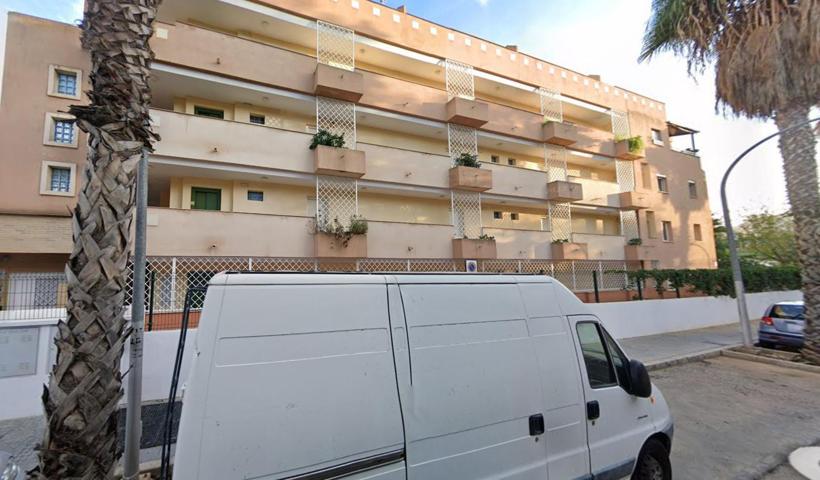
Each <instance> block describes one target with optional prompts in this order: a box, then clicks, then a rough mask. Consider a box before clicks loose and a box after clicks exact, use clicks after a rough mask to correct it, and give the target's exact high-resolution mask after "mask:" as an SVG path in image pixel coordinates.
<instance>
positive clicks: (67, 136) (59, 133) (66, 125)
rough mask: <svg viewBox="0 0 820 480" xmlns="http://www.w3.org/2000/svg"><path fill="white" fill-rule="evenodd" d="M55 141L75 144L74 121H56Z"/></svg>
mask: <svg viewBox="0 0 820 480" xmlns="http://www.w3.org/2000/svg"><path fill="white" fill-rule="evenodd" d="M54 141H55V142H57V143H66V144H72V143H74V120H54Z"/></svg>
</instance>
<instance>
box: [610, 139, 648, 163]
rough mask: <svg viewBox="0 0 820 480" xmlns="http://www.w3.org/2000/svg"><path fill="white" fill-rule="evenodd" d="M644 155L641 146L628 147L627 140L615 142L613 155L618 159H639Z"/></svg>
mask: <svg viewBox="0 0 820 480" xmlns="http://www.w3.org/2000/svg"><path fill="white" fill-rule="evenodd" d="M645 156H646V153H645V151H644V149H643V148H640V149H637V150H632V149H630V148H629V140H620V141H618V142H615V157H616V158H618V159H620V160H640V159H642V158H644V157H645Z"/></svg>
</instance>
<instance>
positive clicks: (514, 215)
mask: <svg viewBox="0 0 820 480" xmlns="http://www.w3.org/2000/svg"><path fill="white" fill-rule="evenodd" d="M510 220H518V214H517V213H511V214H510Z"/></svg>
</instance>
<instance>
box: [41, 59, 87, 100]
mask: <svg viewBox="0 0 820 480" xmlns="http://www.w3.org/2000/svg"><path fill="white" fill-rule="evenodd" d="M60 73H65V74H69V75H71V74H73V75H74V76H75V77H76V83H75V85H76V88H75V89H74V95H66V94H65V93H59V92H58V91H57V87H58V85H59V84H58V82H57V75H58V74H60ZM82 90H83V71H82V70H80V69H79V68H72V67H65V66H62V65H49V66H48V91H47V92H46V93H47V94H48V96H49V97H57V98H67V99H70V100H80V97H81V96H82Z"/></svg>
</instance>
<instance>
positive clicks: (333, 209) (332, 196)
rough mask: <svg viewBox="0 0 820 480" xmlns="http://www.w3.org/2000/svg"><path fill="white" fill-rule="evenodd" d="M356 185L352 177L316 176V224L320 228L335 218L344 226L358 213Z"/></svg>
mask: <svg viewBox="0 0 820 480" xmlns="http://www.w3.org/2000/svg"><path fill="white" fill-rule="evenodd" d="M357 187H358V185H357V181H356V179H354V178H345V177H333V176H325V175H317V176H316V225H317V227H318V228H319V229H320V230H323V229H325V228H328V227H331V226H332V225H333V224H334V223H335V222H336V221H337V220H338V222H339V223H341V224H342V225H343V226H345V227H349V226H350V220H351V218H352V217H353V216H354V215H358V213H359V199H358V188H357Z"/></svg>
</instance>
